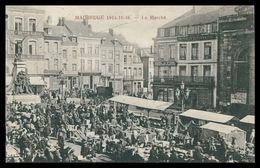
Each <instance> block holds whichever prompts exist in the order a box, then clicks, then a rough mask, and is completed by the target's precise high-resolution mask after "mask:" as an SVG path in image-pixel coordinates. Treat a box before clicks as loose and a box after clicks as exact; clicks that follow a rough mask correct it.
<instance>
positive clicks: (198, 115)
mask: <svg viewBox="0 0 260 168" xmlns="http://www.w3.org/2000/svg"><path fill="white" fill-rule="evenodd" d="M180 115H181V116H184V117H189V118H194V119H198V120H204V121H213V122H218V123H227V122H228V121H230V120H231V119H233V118H234V116H231V115H224V114H218V113H213V112H207V111H202V110H194V109H189V110H187V111H185V112H183V113H182V114H180Z"/></svg>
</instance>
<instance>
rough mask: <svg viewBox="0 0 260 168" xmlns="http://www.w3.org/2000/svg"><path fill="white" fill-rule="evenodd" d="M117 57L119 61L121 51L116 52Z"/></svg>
mask: <svg viewBox="0 0 260 168" xmlns="http://www.w3.org/2000/svg"><path fill="white" fill-rule="evenodd" d="M115 56H116V59H117V60H119V59H120V51H119V50H116V51H115Z"/></svg>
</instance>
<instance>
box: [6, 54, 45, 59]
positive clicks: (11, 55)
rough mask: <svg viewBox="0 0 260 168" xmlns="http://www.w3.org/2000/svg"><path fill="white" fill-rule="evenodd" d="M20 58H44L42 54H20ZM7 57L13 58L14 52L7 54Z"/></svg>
mask: <svg viewBox="0 0 260 168" xmlns="http://www.w3.org/2000/svg"><path fill="white" fill-rule="evenodd" d="M21 57H22V60H44V55H28V54H22V56H21ZM7 58H11V59H14V54H7Z"/></svg>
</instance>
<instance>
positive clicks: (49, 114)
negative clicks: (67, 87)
mask: <svg viewBox="0 0 260 168" xmlns="http://www.w3.org/2000/svg"><path fill="white" fill-rule="evenodd" d="M44 99H45V100H47V101H44V102H43V103H41V104H29V105H28V104H22V102H15V101H14V102H12V103H11V104H8V106H7V112H6V114H7V116H6V121H7V122H6V127H7V134H6V139H7V141H6V142H7V143H8V144H10V145H12V146H14V147H17V148H19V155H20V162H22V161H24V162H80V161H82V160H84V159H85V160H90V161H93V160H94V159H95V158H96V157H97V155H98V154H105V155H107V156H109V157H110V158H111V159H112V160H113V161H116V162H246V161H247V160H248V159H245V158H243V157H242V156H245V155H242V154H241V153H240V150H239V149H238V148H236V144H235V142H234V143H232V144H231V145H228V144H227V143H226V141H225V139H224V138H223V137H221V136H217V137H212V138H211V139H208V140H205V141H204V140H203V139H200V137H199V136H198V135H199V133H200V132H197V133H194V131H192V129H189V128H191V125H193V126H195V127H196V124H195V123H194V122H192V123H190V124H189V126H183V124H182V123H181V121H179V122H180V123H179V124H176V122H174V120H173V118H174V117H173V116H171V115H162V117H161V119H160V121H159V122H158V127H157V128H156V127H154V126H153V124H151V122H153V121H151V119H149V118H148V117H146V116H144V115H141V116H135V115H134V114H133V113H130V112H129V111H128V106H127V105H122V104H120V105H117V106H115V105H114V104H110V103H108V102H107V101H106V99H105V98H104V97H100V96H98V95H94V94H93V95H92V96H91V98H90V101H89V102H87V103H86V102H85V103H81V104H79V105H78V104H76V103H75V102H67V101H61V100H59V99H58V98H55V96H52V97H51V96H47V97H45V96H44ZM177 123H178V122H177ZM71 126H73V128H74V129H71ZM181 126H183V128H184V129H183V130H182V134H180V133H178V131H177V130H178V129H180V128H181ZM89 133H93V134H92V135H91V136H90V134H89ZM50 138H55V139H57V145H53V144H51V143H50ZM68 141H71V142H73V143H75V144H77V145H80V146H81V150H80V155H81V156H80V157H79V156H76V154H75V151H74V150H73V149H72V148H71V147H69V146H68V145H67V142H68ZM249 149H250V148H249V147H248V150H249ZM15 161H17V160H15V159H14V157H10V158H8V162H15Z"/></svg>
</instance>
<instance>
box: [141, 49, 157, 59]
mask: <svg viewBox="0 0 260 168" xmlns="http://www.w3.org/2000/svg"><path fill="white" fill-rule="evenodd" d="M140 52H141V53H140ZM140 52H139V55H140V56H141V57H154V54H153V53H151V48H141V49H140Z"/></svg>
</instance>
